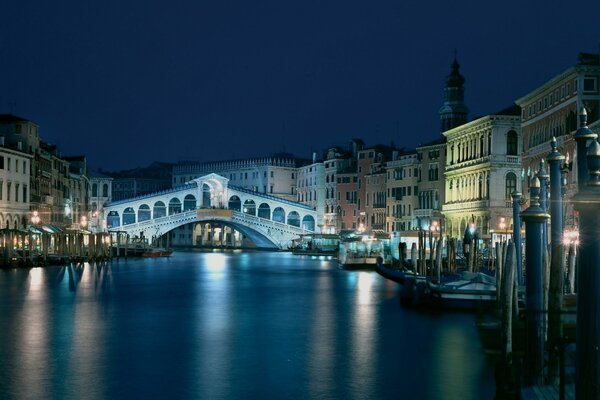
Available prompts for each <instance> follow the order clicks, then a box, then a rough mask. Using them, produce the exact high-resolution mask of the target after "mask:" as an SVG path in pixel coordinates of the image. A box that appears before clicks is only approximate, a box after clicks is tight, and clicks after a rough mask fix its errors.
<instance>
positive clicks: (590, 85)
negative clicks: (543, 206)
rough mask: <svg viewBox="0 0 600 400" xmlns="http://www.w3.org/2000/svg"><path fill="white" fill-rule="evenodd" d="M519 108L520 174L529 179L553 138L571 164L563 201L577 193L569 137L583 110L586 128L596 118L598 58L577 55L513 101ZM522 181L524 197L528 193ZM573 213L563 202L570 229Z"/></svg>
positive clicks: (599, 92)
mask: <svg viewBox="0 0 600 400" xmlns="http://www.w3.org/2000/svg"><path fill="white" fill-rule="evenodd" d="M516 103H517V104H518V105H519V106H520V107H521V119H522V122H521V130H522V132H523V153H522V162H523V170H524V171H528V172H529V175H531V174H533V173H535V172H536V171H537V170H538V169H539V165H540V161H541V160H542V159H545V158H546V156H547V155H548V153H549V152H550V141H551V140H552V137H556V140H557V145H558V151H559V152H561V153H562V154H565V155H567V154H568V155H569V160H570V161H573V164H571V165H572V169H571V170H570V171H569V172H568V174H567V175H568V176H567V188H566V194H565V197H566V199H570V198H571V197H572V196H573V194H575V193H576V191H577V160H576V144H575V140H574V139H573V135H574V133H575V131H576V130H577V128H578V114H579V110H581V109H582V108H583V107H584V108H585V109H586V112H587V122H588V125H593V124H594V123H595V122H596V121H597V120H598V117H599V106H600V56H599V55H598V54H580V55H579V59H578V62H577V64H575V65H573V66H571V67H569V68H567V69H566V70H565V71H563V72H561V73H560V74H558V75H556V76H555V77H553V78H552V79H550V80H549V81H547V82H545V83H544V84H542V85H541V86H539V87H537V88H535V89H534V90H532V91H531V92H529V93H527V94H526V95H525V96H523V97H521V98H519V99H518V100H516ZM527 183H528V180H527V179H526V180H525V191H524V193H525V195H526V194H527V193H528V189H527V188H528V186H527ZM575 224H576V221H575V213H574V212H573V208H572V205H571V204H570V202H568V201H567V210H566V216H565V225H566V226H567V227H571V228H572V227H574V225H575Z"/></svg>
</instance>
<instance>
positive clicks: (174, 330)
mask: <svg viewBox="0 0 600 400" xmlns="http://www.w3.org/2000/svg"><path fill="white" fill-rule="evenodd" d="M393 296H395V297H393ZM473 324H474V322H473V318H472V316H469V315H458V316H454V315H439V316H438V315H433V316H432V315H428V314H424V313H418V312H415V311H414V310H406V309H403V308H401V307H400V306H399V304H398V299H397V291H395V290H394V288H390V286H389V285H388V284H387V282H386V281H384V280H383V279H382V278H381V277H379V276H378V275H376V274H374V273H372V272H347V271H341V270H338V269H337V267H336V266H335V264H334V263H332V262H330V261H327V260H321V259H311V258H308V257H302V258H298V257H294V256H291V255H287V254H281V253H226V254H219V253H209V254H201V253H187V254H186V253H180V254H177V253H176V254H174V255H173V256H172V257H171V259H170V260H155V259H153V260H129V261H127V262H118V263H117V262H115V263H113V264H87V263H84V264H81V265H74V266H71V267H64V268H34V269H22V270H10V271H8V270H3V271H0V326H1V327H2V328H3V329H0V343H2V344H3V345H2V346H0V359H1V360H3V364H2V366H0V398H2V399H12V398H18V399H20V398H44V399H46V398H49V399H78V398H90V399H104V398H111V399H121V398H123V399H129V398H174V399H178V398H181V399H187V398H207V399H242V398H339V399H362V398H395V397H402V398H419V399H434V398H445V399H454V398H457V399H458V398H460V399H467V400H468V399H478V398H491V397H492V396H490V393H493V389H491V390H490V388H489V386H490V385H491V384H492V385H493V377H492V374H491V373H490V372H489V371H488V370H487V369H486V365H485V361H484V357H483V355H482V354H481V353H479V349H478V348H476V347H475V343H476V342H477V334H476V331H475V330H474V327H473ZM479 382H482V383H479Z"/></svg>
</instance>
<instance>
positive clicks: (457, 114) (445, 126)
mask: <svg viewBox="0 0 600 400" xmlns="http://www.w3.org/2000/svg"><path fill="white" fill-rule="evenodd" d="M459 68H460V65H459V64H458V61H456V56H455V57H454V62H453V63H452V70H451V71H450V75H448V77H447V78H446V86H445V87H444V105H443V106H442V107H441V108H440V111H439V114H440V129H441V131H442V132H445V131H447V130H449V129H452V128H456V127H457V126H460V125H462V124H464V123H466V122H467V114H468V112H469V109H468V108H467V106H466V105H465V88H464V84H465V78H464V77H463V76H462V75H461V74H460V72H459V71H458V70H459Z"/></svg>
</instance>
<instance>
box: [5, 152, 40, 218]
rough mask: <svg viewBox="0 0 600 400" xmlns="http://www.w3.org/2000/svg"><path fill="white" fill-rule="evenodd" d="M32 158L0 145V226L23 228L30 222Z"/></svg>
mask: <svg viewBox="0 0 600 400" xmlns="http://www.w3.org/2000/svg"><path fill="white" fill-rule="evenodd" d="M32 158H33V157H32V156H31V155H30V154H27V153H25V152H22V151H17V150H13V149H9V148H6V147H3V146H0V228H12V229H17V228H23V227H24V226H26V225H27V224H28V223H29V220H30V217H31V215H30V213H29V207H30V200H29V199H30V197H29V196H30V190H31V189H30V188H31V185H30V178H29V171H30V169H31V160H32Z"/></svg>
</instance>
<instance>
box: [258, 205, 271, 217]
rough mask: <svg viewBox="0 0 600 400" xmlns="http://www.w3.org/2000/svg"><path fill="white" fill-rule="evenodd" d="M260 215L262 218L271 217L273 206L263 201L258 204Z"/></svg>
mask: <svg viewBox="0 0 600 400" xmlns="http://www.w3.org/2000/svg"><path fill="white" fill-rule="evenodd" d="M258 216H259V217H260V218H266V219H271V207H269V205H268V204H267V203H261V204H260V206H258Z"/></svg>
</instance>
